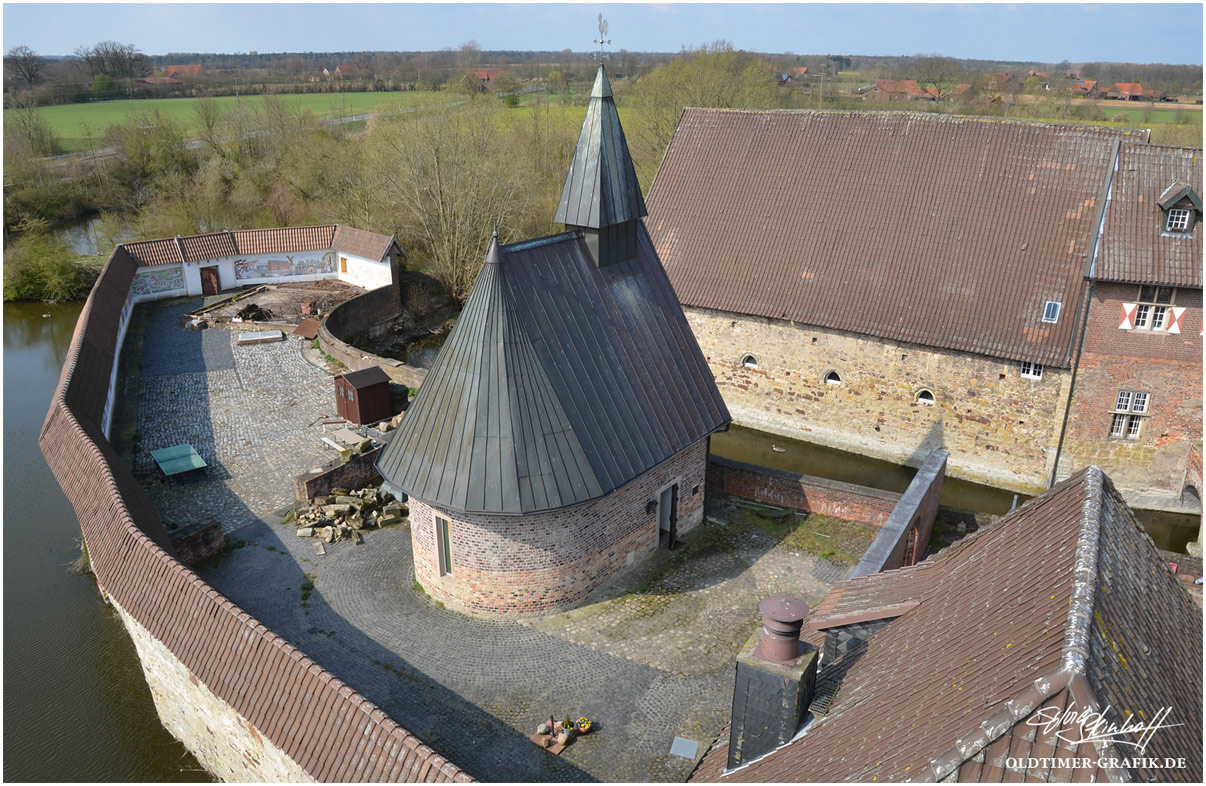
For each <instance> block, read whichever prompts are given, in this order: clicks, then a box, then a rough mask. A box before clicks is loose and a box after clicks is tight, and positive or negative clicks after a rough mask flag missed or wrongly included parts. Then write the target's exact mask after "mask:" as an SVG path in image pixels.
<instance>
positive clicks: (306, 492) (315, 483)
mask: <svg viewBox="0 0 1206 786" xmlns="http://www.w3.org/2000/svg"><path fill="white" fill-rule="evenodd" d="M380 453H381V448H380V447H376V448H373V449H372V450H370V451H369V452H367V453H354V454H352V456H351V457H350V458H349V459H348V460H347V461H342V462H334V463H332V464H328V465H327V466H325V467H323V468H322V471H321V472H307V473H305V474H303V475H298V476H297V477H296V478H294V479H293V493H294V494H295V495H296V496H297V498H298V499H299V500H311V499H314V498H315V497H319V496H322V495H324V494H329V493H331V489H358V488H360V487H361V486H363V485H365V484H366V483H375V482H377V481H378V480H380V479H381V473H380V472H378V471H377V466H376V462H377V456H378V454H380Z"/></svg>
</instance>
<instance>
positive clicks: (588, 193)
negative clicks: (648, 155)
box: [555, 65, 648, 229]
mask: <svg viewBox="0 0 1206 786" xmlns="http://www.w3.org/2000/svg"><path fill="white" fill-rule="evenodd" d="M645 215H648V211H647V210H646V209H645V200H644V198H642V197H641V187H640V185H639V184H638V183H637V177H636V170H635V169H634V168H633V166H632V158H631V156H629V154H628V143H627V142H626V141H625V140H624V132H623V131H622V130H621V128H620V116H619V114H618V113H617V112H616V102H615V99H614V98H613V97H612V95H611V83H610V82H608V81H607V72H606V70H604V68H603V66H601V65H600V66H599V73H598V74H597V75H596V76H595V87H594V89H593V90H591V93H590V106H589V107H588V108H587V110H586V120H584V121H583V122H582V133H581V134H580V135H579V136H578V148H577V150H575V151H574V161H573V163H572V164H571V165H570V171H569V176H568V177H567V178H566V179H565V188H563V189H562V191H561V202H560V204H558V205H557V215H556V217H555V220H556V221H558V222H559V223H562V224H566V225H568V226H577V227H590V228H592V229H598V228H600V227H605V226H611V225H613V224H620V223H623V222H625V221H632V220H633V219H637V218H641V217H642V216H645Z"/></svg>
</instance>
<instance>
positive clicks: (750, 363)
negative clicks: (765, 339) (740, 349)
mask: <svg viewBox="0 0 1206 786" xmlns="http://www.w3.org/2000/svg"><path fill="white" fill-rule="evenodd" d="M741 365H743V366H745V367H746V368H758V358H756V357H754V356H753V355H746V356H745V357H743V358H742V359H741Z"/></svg>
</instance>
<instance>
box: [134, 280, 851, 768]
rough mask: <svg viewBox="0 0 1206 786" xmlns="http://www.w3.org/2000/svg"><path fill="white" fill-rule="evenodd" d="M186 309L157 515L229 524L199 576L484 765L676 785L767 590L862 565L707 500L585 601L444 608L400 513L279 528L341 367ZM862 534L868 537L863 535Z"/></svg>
mask: <svg viewBox="0 0 1206 786" xmlns="http://www.w3.org/2000/svg"><path fill="white" fill-rule="evenodd" d="M184 308H186V305H182V304H180V303H179V302H176V303H173V304H170V305H169V306H167V307H163V306H159V307H155V306H152V307H151V308H150V309H149V310H148V314H147V315H146V316H147V317H148V319H147V330H146V332H145V338H144V341H143V346H142V352H141V356H140V357H141V362H142V368H141V389H142V398H141V400H140V402H139V407H138V430H139V440H140V442H141V450H140V451H139V452H138V453H137V454H136V467H137V470H138V472H139V474H140V477H142V478H144V479H145V481H146V482H147V483H148V487H149V488H150V490H151V494H152V498H153V499H154V500H155V501H156V504H157V505H159V507H160V510H161V512H162V513H163V515H164V518H165V519H166V520H169V521H180V522H185V521H191V520H193V519H195V518H197V517H199V516H204V515H215V516H217V517H218V518H220V519H222V521H223V525H224V528H226V529H227V531H228V533H229V534H228V541H229V543H230V548H229V549H228V552H227V553H226V554H224V555H220V556H219V557H217V558H215V559H213V560H211V561H210V562H209V563H207V564H206V565H204V566H202V567H201V568H200V570H199V572H200V573H201V575H202V577H203V578H204V579H205V580H206V581H208V582H210V583H211V584H213V586H215V587H216V588H217V589H218V590H219V591H221V592H222V593H223V594H225V595H227V596H228V597H229V598H231V600H233V601H234V602H235V603H237V604H238V605H240V606H241V607H242V608H244V609H246V610H247V611H248V612H249V613H251V614H252V615H254V616H255V617H257V618H258V619H260V620H261V621H262V622H263V623H264V624H266V625H268V626H269V627H270V628H272V629H273V630H274V631H276V632H277V633H279V634H280V635H281V636H283V637H284V638H286V639H287V640H289V641H291V642H293V643H294V644H295V645H296V646H297V647H299V648H300V649H302V650H304V651H305V652H306V653H307V654H309V655H310V656H311V657H312V658H314V660H315V661H317V662H318V663H320V664H322V665H323V666H324V667H325V668H327V669H328V670H330V671H331V672H333V673H334V674H336V675H337V676H339V677H340V678H341V679H343V680H345V681H346V682H348V683H349V684H350V685H352V686H353V687H355V688H356V689H357V690H359V691H360V692H361V693H363V694H364V695H365V696H366V697H368V698H369V699H370V700H372V701H373V702H375V703H376V704H378V705H379V706H381V707H382V708H383V709H384V710H385V711H386V712H388V713H389V714H390V715H391V716H392V717H393V718H395V719H396V720H397V721H398V722H399V723H401V724H402V725H403V726H404V727H406V728H407V729H409V730H411V731H412V732H414V733H415V734H417V735H418V736H419V737H420V738H422V739H423V740H424V741H426V742H427V743H428V744H430V745H432V747H434V748H435V749H436V750H438V751H440V752H441V753H442V754H444V755H446V756H448V757H449V758H450V759H452V760H453V761H454V762H456V763H457V764H458V765H460V766H461V767H463V768H464V769H465V770H466V771H468V772H469V773H471V774H472V775H474V776H476V777H478V778H479V779H482V780H488V781H584V780H601V781H650V780H653V781H681V780H683V779H684V778H685V777H686V776H687V774H688V773H689V772H690V770H691V768H692V767H693V766H694V763H695V762H694V760H691V759H686V758H682V757H679V756H674V755H671V754H670V752H669V751H670V746H671V743H672V742H673V739H674V737H675V736H682V737H687V738H689V739H692V740H697V741H698V742H699V749H698V754H699V755H702V754H703V752H704V750H705V749H706V747H707V745H708V743H709V742H710V741H711V740H712V738H713V737H714V736H715V735H716V734H717V733H718V732H719V730H720V728H721V727H722V726H723V724H724V723H725V721H726V720H727V716H728V712H729V706H730V702H731V699H732V662H733V656H734V654H735V652H736V650H737V649H738V647H739V646H740V645H741V644H742V643H743V642H744V641H745V640H746V638H747V637H748V636H749V635H751V634H752V633H753V632H754V630H755V629H756V626H757V615H756V609H757V603H758V601H759V600H760V599H761V598H762V597H764V596H766V595H769V594H775V593H783V592H787V593H791V594H795V595H798V596H800V597H803V598H804V599H806V600H807V601H809V602H810V603H814V604H815V603H816V602H818V601H819V600H820V598H821V597H822V596H823V594H824V592H825V591H826V589H827V588H828V587H829V586H830V585H831V584H832V583H833V582H834V581H836V580H838V579H840V578H842V577H844V576H845V575H846V574H847V573H848V571H849V569H850V566H849V565H847V564H842V563H831V562H829V561H827V560H825V559H821V558H818V557H814V556H812V555H810V554H808V553H806V552H804V551H801V550H800V549H799V548H797V547H795V546H793V545H792V542H791V541H790V539H785V538H781V537H777V536H775V535H774V534H773V533H768V531H766V530H763V529H759V528H758V527H756V526H755V527H750V526H743V525H742V522H746V521H747V519H748V511H747V510H745V509H744V508H742V507H740V506H739V505H737V504H736V503H734V502H730V501H723V500H722V501H721V502H720V503H719V504H718V503H717V502H716V501H715V500H714V501H713V502H712V504H710V506H709V517H710V519H711V520H710V521H709V522H708V523H707V524H705V525H704V526H702V527H700V528H698V529H697V530H696V531H695V532H693V533H689V534H688V535H687V536H686V537H685V538H684V540H683V543H682V544H681V547H680V549H678V550H676V551H675V552H658V553H657V554H656V555H654V556H653V557H652V558H651V559H649V560H647V561H646V562H645V563H644V564H642V565H640V566H639V567H638V568H637V569H636V570H634V571H633V572H632V573H630V574H628V575H627V576H625V577H624V578H623V580H622V581H621V582H620V583H618V584H617V585H616V586H614V587H613V588H611V589H610V590H608V591H607V594H604V595H601V596H600V597H598V598H597V599H596V600H595V601H594V602H592V603H590V604H587V605H585V606H583V607H581V608H579V609H575V610H573V611H571V612H568V613H564V614H559V615H554V616H551V617H548V618H544V619H541V620H539V621H534V622H527V623H523V624H520V623H517V622H501V621H483V620H477V619H471V618H468V617H465V616H463V615H460V614H458V613H455V612H452V611H449V610H446V609H444V608H442V607H440V606H439V605H438V604H436V603H434V602H433V601H432V600H431V599H430V598H428V596H426V595H425V594H424V593H423V592H422V591H421V590H420V589H418V588H417V586H416V585H415V584H414V572H413V565H412V559H411V545H410V533H409V530H408V528H407V527H405V526H401V527H394V528H391V529H386V530H374V531H365V532H364V539H365V542H364V543H363V544H360V545H354V544H352V543H351V542H347V541H344V542H339V543H334V544H326V546H325V548H326V554H325V555H324V556H318V555H316V553H315V549H314V543H315V541H313V540H309V539H302V538H298V537H296V536H295V535H294V528H293V527H292V526H287V525H281V524H280V523H279V521H280V518H279V516H278V515H276V514H274V511H280V510H281V509H282V508H283V507H284V506H286V505H288V504H289V503H290V502H291V501H292V497H293V491H292V479H293V477H294V475H296V474H298V473H300V472H302V471H305V470H307V469H309V468H311V467H313V466H315V465H316V464H319V463H322V462H323V461H324V460H329V459H330V457H331V456H332V455H333V453H332V452H331V451H329V450H327V449H325V448H323V446H322V443H321V436H322V431H321V418H322V416H323V415H325V414H332V413H333V410H334V400H333V395H332V392H331V383H330V381H329V380H330V376H329V375H328V374H327V373H326V372H324V371H322V370H321V369H318V368H316V367H314V366H313V365H311V364H310V363H308V362H307V361H306V359H305V358H304V357H303V354H302V350H301V345H300V342H298V341H297V340H296V339H292V338H291V339H289V340H287V341H286V342H283V343H277V344H269V345H261V346H255V347H234V346H233V340H234V334H233V332H232V331H226V330H206V331H202V332H201V333H191V332H187V331H185V330H183V329H182V328H180V327H179V326H178V325H177V323H176V314H177V313H182V309H184ZM178 442H191V443H192V444H193V445H194V447H196V448H197V450H198V452H200V453H201V455H202V457H203V458H205V459H206V461H208V462H210V463H211V467H210V468H208V469H206V470H202V471H201V472H200V473H197V474H198V477H196V478H193V479H188V480H185V481H173V482H172V483H170V484H169V483H163V482H161V481H159V480H158V479H156V477H155V474H154V466H153V464H151V463H150V456H149V451H150V450H152V449H156V448H158V447H163V446H165V445H171V444H176V443H178ZM159 443H162V444H159ZM808 524H809V522H808V521H805V522H804V525H803V526H808ZM843 526H846V527H852V526H858V525H843ZM866 529H867V531H868V532H867V533H862V532H861V531H859V532H858V533H856V534H857V537H856V541H857V540H858V539H859V538H862V537H863V535H864V534H866V538H865V539H866V541H867V542H869V540H870V534H871V533H872V532H873V529H872V528H869V527H868V528H866ZM824 537H828V536H824ZM303 584H305V585H306V586H307V587H308V586H309V585H310V584H312V585H313V589H312V590H310V591H309V592H307V593H303ZM550 714H553V715H555V716H556V717H558V718H563V717H564V716H565V715H566V714H570V715H572V716H573V717H577V716H578V715H587V716H589V717H590V718H591V719H592V720H594V721H595V723H596V728H597V731H595V732H593V733H592V734H590V735H588V736H586V737H583V738H580V739H578V740H576V741H574V742H573V743H572V744H571V745H570V746H569V747H568V748H567V749H566V750H565V752H564V753H563V754H562V755H561V756H553V755H552V754H550V753H548V752H546V751H544V750H542V749H540V748H537V747H536V746H534V745H532V744H530V743H529V742H528V741H527V736H528V735H530V734H531V733H532V731H533V730H534V729H535V727H536V725H537V724H538V723H539V722H540V721H541V720H542V719H544V718H547V717H548V716H549V715H550ZM314 743H315V744H316V745H321V744H322V740H315V741H314Z"/></svg>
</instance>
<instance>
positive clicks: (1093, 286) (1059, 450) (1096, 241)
mask: <svg viewBox="0 0 1206 786" xmlns="http://www.w3.org/2000/svg"><path fill="white" fill-rule="evenodd" d="M1121 151H1122V141H1121V140H1118V141H1115V142H1114V166H1113V168H1112V169H1111V170H1110V174H1109V177H1107V178H1106V187H1105V196H1104V197H1103V198H1102V200H1101V211H1100V212H1099V213H1098V214H1097V231H1096V232H1095V233H1094V234H1093V238H1092V244H1091V245H1092V247H1091V248H1090V250H1089V254H1088V257H1089V259H1088V262H1087V263H1086V265H1085V276H1084V277H1085V282H1086V286H1084V287H1083V289H1084V291H1085V298H1084V301H1083V303H1082V306H1081V313H1080V330H1079V332H1073V334H1072V341H1071V342H1069V346H1068V355H1069V356H1070V357H1069V359H1070V360H1071V361H1072V379H1071V380H1069V382H1068V398H1067V400H1066V401H1065V402H1064V418H1063V423H1061V424H1060V429H1059V444H1058V445H1057V446H1056V448H1055V462H1054V463H1053V464H1052V465H1051V482H1050V483H1048V484H1047V487H1048V488H1050V487H1052V486H1054V485H1055V480H1056V476H1057V475H1058V474H1059V460H1060V457H1061V456H1062V455H1063V452H1064V438H1065V437H1066V436H1067V435H1068V420H1069V418H1070V417H1071V415H1072V398H1073V396H1074V395H1075V393H1076V374H1077V372H1078V371H1080V357H1081V355H1082V354H1083V352H1084V346H1085V333H1086V332H1088V326H1089V310H1090V309H1091V308H1092V307H1093V293H1094V292H1096V291H1097V281H1096V275H1097V254H1098V252H1099V251H1100V250H1101V235H1102V233H1103V232H1104V231H1105V217H1106V210H1107V209H1108V207H1109V204H1110V199H1111V198H1112V196H1113V193H1114V177H1115V176H1116V175H1117V174H1118V157H1119V154H1120V153H1121ZM1073 344H1075V349H1073V348H1072V345H1073Z"/></svg>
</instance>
